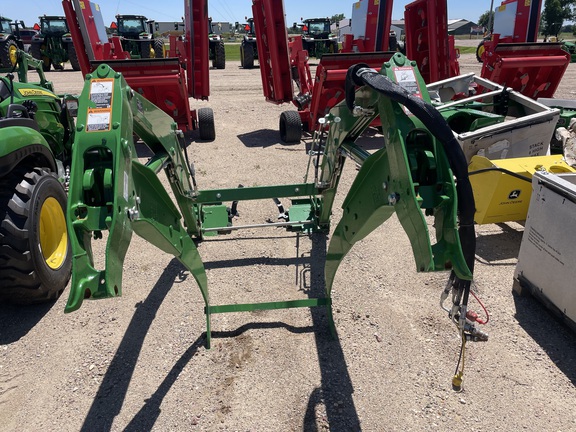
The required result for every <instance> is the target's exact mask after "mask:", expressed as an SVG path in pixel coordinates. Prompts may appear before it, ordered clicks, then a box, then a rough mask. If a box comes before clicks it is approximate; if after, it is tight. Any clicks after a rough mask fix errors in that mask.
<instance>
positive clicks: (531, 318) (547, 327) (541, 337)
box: [512, 291, 576, 385]
mask: <svg viewBox="0 0 576 432" xmlns="http://www.w3.org/2000/svg"><path fill="white" fill-rule="evenodd" d="M512 293H513V296H514V303H515V305H516V314H515V318H516V319H517V320H518V324H520V326H521V327H522V328H523V329H524V330H526V333H528V334H529V335H530V337H532V339H534V341H535V342H536V343H537V344H538V345H540V347H542V349H543V350H544V352H546V354H547V355H548V357H550V360H552V361H553V362H554V364H555V365H556V366H557V367H558V369H560V370H561V371H562V372H563V373H564V375H566V377H567V378H568V379H569V380H570V381H571V382H572V384H574V385H576V339H575V338H574V332H572V331H571V330H570V328H568V327H567V326H566V325H565V324H564V323H562V322H561V321H560V319H559V318H557V317H556V316H555V315H553V314H552V313H551V312H550V311H548V309H546V308H545V307H544V305H543V304H542V303H541V302H539V301H538V300H537V299H535V298H534V297H532V296H530V295H525V296H524V295H519V294H518V293H516V292H515V291H513V292H512Z"/></svg>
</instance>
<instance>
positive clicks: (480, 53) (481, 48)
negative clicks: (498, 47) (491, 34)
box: [478, 45, 486, 59]
mask: <svg viewBox="0 0 576 432" xmlns="http://www.w3.org/2000/svg"><path fill="white" fill-rule="evenodd" d="M484 51H486V48H484V45H482V46H481V47H479V48H478V57H480V59H482V54H484Z"/></svg>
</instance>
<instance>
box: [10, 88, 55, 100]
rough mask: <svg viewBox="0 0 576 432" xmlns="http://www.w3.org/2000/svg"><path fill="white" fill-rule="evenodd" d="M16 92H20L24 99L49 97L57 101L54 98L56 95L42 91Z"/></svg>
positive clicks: (25, 90)
mask: <svg viewBox="0 0 576 432" xmlns="http://www.w3.org/2000/svg"><path fill="white" fill-rule="evenodd" d="M18 91H19V92H20V94H21V95H22V96H24V97H29V96H50V97H53V98H54V99H58V98H57V97H56V95H55V94H54V93H51V92H49V91H47V90H42V89H18Z"/></svg>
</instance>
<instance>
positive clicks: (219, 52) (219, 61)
mask: <svg viewBox="0 0 576 432" xmlns="http://www.w3.org/2000/svg"><path fill="white" fill-rule="evenodd" d="M214 51H215V52H214V63H213V65H214V67H215V68H216V69H226V49H225V47H224V41H223V40H221V41H220V42H218V44H217V45H216V49H215V50H214Z"/></svg>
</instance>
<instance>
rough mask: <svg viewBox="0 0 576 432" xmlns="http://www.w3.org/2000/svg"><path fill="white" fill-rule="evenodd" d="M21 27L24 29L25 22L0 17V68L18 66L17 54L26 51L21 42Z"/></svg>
mask: <svg viewBox="0 0 576 432" xmlns="http://www.w3.org/2000/svg"><path fill="white" fill-rule="evenodd" d="M20 27H22V28H24V27H25V26H24V22H23V21H14V22H12V20H11V19H9V18H5V17H1V16H0V67H2V68H9V67H12V66H14V65H15V64H16V58H17V55H16V52H17V51H18V49H22V50H23V49H24V44H23V42H22V41H21V40H20Z"/></svg>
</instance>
